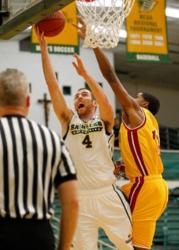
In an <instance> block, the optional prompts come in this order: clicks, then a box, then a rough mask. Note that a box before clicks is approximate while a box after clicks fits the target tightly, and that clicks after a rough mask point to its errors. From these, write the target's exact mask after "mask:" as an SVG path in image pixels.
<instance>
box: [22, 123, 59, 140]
mask: <svg viewBox="0 0 179 250" xmlns="http://www.w3.org/2000/svg"><path fill="white" fill-rule="evenodd" d="M26 119H27V118H26ZM27 121H28V122H29V123H31V124H32V126H33V127H36V128H39V129H42V130H43V131H44V132H45V133H49V134H51V135H52V136H54V137H58V138H59V139H61V136H60V134H57V132H56V131H54V130H53V129H50V128H48V127H46V126H45V125H43V124H40V123H38V122H36V121H34V120H32V119H27Z"/></svg>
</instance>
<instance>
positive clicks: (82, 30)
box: [73, 16, 86, 40]
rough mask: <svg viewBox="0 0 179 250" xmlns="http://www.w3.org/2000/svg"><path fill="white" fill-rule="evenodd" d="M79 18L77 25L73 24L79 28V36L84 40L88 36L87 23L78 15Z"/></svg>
mask: <svg viewBox="0 0 179 250" xmlns="http://www.w3.org/2000/svg"><path fill="white" fill-rule="evenodd" d="M77 18H78V24H77V25H76V24H73V26H74V27H76V28H77V31H78V35H79V37H80V38H81V39H83V40H84V39H85V36H86V23H85V21H84V19H83V17H81V16H78V17H77Z"/></svg>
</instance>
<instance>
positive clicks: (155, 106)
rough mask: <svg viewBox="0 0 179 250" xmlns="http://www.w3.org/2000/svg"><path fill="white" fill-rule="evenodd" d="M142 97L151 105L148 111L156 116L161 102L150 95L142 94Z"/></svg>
mask: <svg viewBox="0 0 179 250" xmlns="http://www.w3.org/2000/svg"><path fill="white" fill-rule="evenodd" d="M142 96H143V98H144V100H145V101H147V102H148V103H149V105H148V110H149V111H150V112H151V113H152V114H153V115H156V114H157V112H158V111H159V108H160V101H159V99H158V98H156V97H155V96H153V95H151V94H148V93H142Z"/></svg>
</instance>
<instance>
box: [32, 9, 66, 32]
mask: <svg viewBox="0 0 179 250" xmlns="http://www.w3.org/2000/svg"><path fill="white" fill-rule="evenodd" d="M36 25H37V27H38V28H39V31H40V33H42V32H43V33H44V36H48V37H50V36H56V35H58V34H59V33H60V32H62V30H63V29H64V27H65V16H64V14H63V12H62V11H57V12H55V13H53V14H51V15H48V16H46V17H45V18H44V19H43V20H41V21H40V22H38V23H37V24H36Z"/></svg>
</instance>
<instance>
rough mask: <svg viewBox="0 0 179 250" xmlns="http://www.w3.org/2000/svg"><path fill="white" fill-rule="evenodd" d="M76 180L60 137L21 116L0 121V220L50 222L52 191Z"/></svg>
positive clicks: (8, 117) (73, 169) (7, 117)
mask: <svg viewBox="0 0 179 250" xmlns="http://www.w3.org/2000/svg"><path fill="white" fill-rule="evenodd" d="M73 179H76V171H75V168H74V165H73V163H72V161H71V158H70V156H69V153H68V151H67V149H66V147H65V146H64V143H63V141H62V140H61V139H60V138H59V136H58V135H57V134H56V133H55V132H53V131H51V130H50V129H48V128H46V127H45V126H42V125H38V124H37V123H35V122H34V121H30V120H28V119H26V118H25V117H22V116H17V115H11V116H5V117H2V118H0V217H1V218H2V217H3V218H27V219H30V218H33V219H49V218H50V217H51V216H52V214H53V209H52V203H53V200H54V190H55V187H57V186H58V185H59V184H61V183H62V182H64V181H68V180H73Z"/></svg>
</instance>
